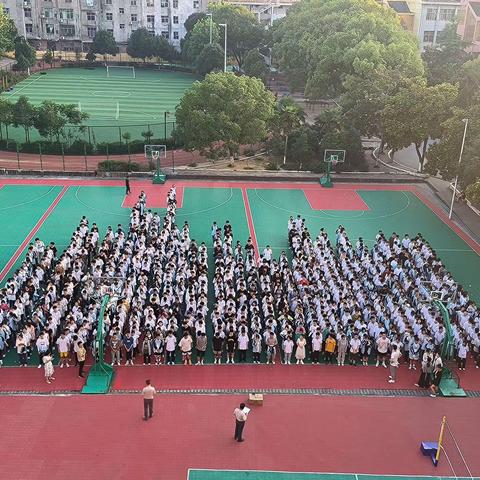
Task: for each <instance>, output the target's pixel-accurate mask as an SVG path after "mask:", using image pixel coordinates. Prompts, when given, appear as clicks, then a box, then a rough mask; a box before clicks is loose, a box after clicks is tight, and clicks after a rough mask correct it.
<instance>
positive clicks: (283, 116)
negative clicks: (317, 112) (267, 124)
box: [272, 97, 305, 164]
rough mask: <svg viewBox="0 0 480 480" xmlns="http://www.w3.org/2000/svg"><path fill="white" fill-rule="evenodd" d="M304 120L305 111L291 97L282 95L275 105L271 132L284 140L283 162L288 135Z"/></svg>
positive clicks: (285, 159) (286, 150)
mask: <svg viewBox="0 0 480 480" xmlns="http://www.w3.org/2000/svg"><path fill="white" fill-rule="evenodd" d="M304 122H305V113H304V111H303V110H302V108H301V107H300V105H298V104H297V103H296V102H295V101H294V100H293V99H292V98H291V97H283V98H282V99H280V100H279V101H278V102H277V104H276V106H275V117H274V119H273V122H272V132H273V133H274V134H276V135H279V136H281V137H282V138H283V140H284V142H285V143H284V151H283V163H284V164H285V163H286V162H287V153H288V137H289V136H290V135H291V134H292V133H293V132H294V131H295V130H296V129H298V128H299V127H301V126H302V124H303V123H304Z"/></svg>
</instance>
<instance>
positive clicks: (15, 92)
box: [9, 74, 42, 97]
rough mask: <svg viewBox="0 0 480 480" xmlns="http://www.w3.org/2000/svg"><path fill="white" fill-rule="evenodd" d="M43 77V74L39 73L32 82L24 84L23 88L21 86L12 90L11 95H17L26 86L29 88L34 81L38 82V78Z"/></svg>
mask: <svg viewBox="0 0 480 480" xmlns="http://www.w3.org/2000/svg"><path fill="white" fill-rule="evenodd" d="M41 78H42V75H40V74H39V75H38V77H36V78H34V79H33V80H32V81H31V82H30V83H27V84H26V85H24V86H23V87H22V88H19V89H18V90H16V89H15V88H14V89H13V92H10V94H9V97H13V96H14V95H16V94H17V93H18V92H21V91H22V90H23V89H24V88H27V87H29V86H30V85H31V84H32V83H34V82H36V81H37V80H40V79H41Z"/></svg>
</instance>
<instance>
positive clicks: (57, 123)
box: [34, 100, 88, 142]
mask: <svg viewBox="0 0 480 480" xmlns="http://www.w3.org/2000/svg"><path fill="white" fill-rule="evenodd" d="M87 118H88V114H87V113H85V112H80V111H79V110H78V108H77V106H76V105H64V104H59V103H55V102H53V101H51V100H44V101H43V102H42V103H41V104H40V105H39V106H38V107H37V108H36V115H35V122H34V126H35V128H36V129H37V130H38V133H40V135H41V136H42V137H46V138H48V139H49V140H50V141H55V140H56V141H57V142H60V141H61V139H62V138H63V139H65V138H67V135H66V132H65V127H66V126H67V125H80V126H81V124H82V123H83V121H84V120H86V119H87Z"/></svg>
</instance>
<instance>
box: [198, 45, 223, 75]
mask: <svg viewBox="0 0 480 480" xmlns="http://www.w3.org/2000/svg"><path fill="white" fill-rule="evenodd" d="M223 59H224V55H223V50H222V47H220V45H219V44H218V43H212V44H207V45H205V46H204V47H203V49H202V51H201V52H200V55H199V56H198V57H197V65H196V67H197V72H198V73H199V74H200V75H206V74H207V73H210V72H212V71H215V70H222V69H223Z"/></svg>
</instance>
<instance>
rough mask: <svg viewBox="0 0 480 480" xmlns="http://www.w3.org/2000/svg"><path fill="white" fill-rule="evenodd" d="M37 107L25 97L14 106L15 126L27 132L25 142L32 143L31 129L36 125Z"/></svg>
mask: <svg viewBox="0 0 480 480" xmlns="http://www.w3.org/2000/svg"><path fill="white" fill-rule="evenodd" d="M35 115H36V111H35V107H34V106H33V105H32V104H31V103H30V102H29V101H28V98H27V97H25V96H23V95H22V96H21V97H19V99H18V100H17V101H16V103H14V104H13V121H12V123H13V126H14V127H22V128H23V130H24V131H25V141H26V142H30V129H31V128H32V127H33V125H34V123H35Z"/></svg>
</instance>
